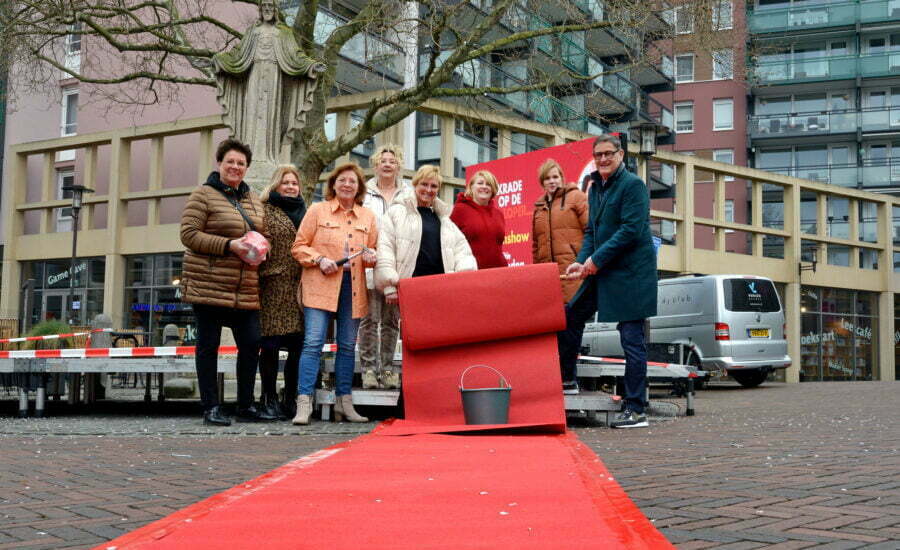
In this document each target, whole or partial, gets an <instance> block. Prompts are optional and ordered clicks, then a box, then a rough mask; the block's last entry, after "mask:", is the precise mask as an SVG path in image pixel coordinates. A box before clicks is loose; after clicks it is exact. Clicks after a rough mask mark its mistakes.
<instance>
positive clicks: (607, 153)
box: [594, 149, 621, 159]
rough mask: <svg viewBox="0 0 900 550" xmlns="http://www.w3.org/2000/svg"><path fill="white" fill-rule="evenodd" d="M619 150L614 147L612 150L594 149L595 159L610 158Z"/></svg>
mask: <svg viewBox="0 0 900 550" xmlns="http://www.w3.org/2000/svg"><path fill="white" fill-rule="evenodd" d="M619 151H621V149H616V150H614V151H594V158H595V159H604V158H605V159H611V158H613V157H614V156H616V153H618V152H619Z"/></svg>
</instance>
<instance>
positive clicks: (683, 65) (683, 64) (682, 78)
mask: <svg viewBox="0 0 900 550" xmlns="http://www.w3.org/2000/svg"><path fill="white" fill-rule="evenodd" d="M675 71H676V72H675V82H692V81H693V80H694V54H687V55H679V56H676V57H675Z"/></svg>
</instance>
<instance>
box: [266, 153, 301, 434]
mask: <svg viewBox="0 0 900 550" xmlns="http://www.w3.org/2000/svg"><path fill="white" fill-rule="evenodd" d="M259 198H260V200H261V201H262V203H263V209H264V210H265V221H266V229H268V231H269V235H270V236H269V242H271V244H272V250H270V251H269V257H268V259H266V261H265V262H263V264H262V265H260V266H259V301H260V310H259V320H260V324H261V325H262V351H261V352H260V354H259V378H260V381H261V382H262V396H261V398H260V403H261V404H262V406H263V407H264V408H265V410H266V412H268V413H269V414H271V415H273V416H277V417H278V419H279V420H286V419H287V418H292V417H293V416H294V413H295V412H296V411H295V410H294V407H295V406H296V405H295V402H296V399H297V376H298V369H299V368H300V350H301V349H302V348H303V312H302V311H301V310H300V299H299V298H300V294H299V290H300V265H299V264H298V263H297V262H296V261H295V260H294V258H293V257H291V246H293V244H294V239H296V238H297V228H298V227H300V222H301V221H302V220H303V216H304V215H305V214H306V203H305V202H304V201H303V197H301V196H300V173H299V172H298V171H297V168H296V167H295V166H294V165H293V164H282V165H281V166H278V167H277V168H276V169H275V173H274V174H272V181H271V182H270V183H269V186H268V187H266V188H265V189H264V190H263V192H262V193H261V194H260V197H259ZM281 349H285V350H287V353H288V356H287V361H285V363H284V401H282V402H281V403H279V402H278V399H277V397H276V395H277V392H276V382H277V380H278V352H279V351H280V350H281Z"/></svg>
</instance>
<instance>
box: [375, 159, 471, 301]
mask: <svg viewBox="0 0 900 550" xmlns="http://www.w3.org/2000/svg"><path fill="white" fill-rule="evenodd" d="M412 187H413V194H411V195H406V196H404V197H403V198H402V199H401V201H400V203H399V204H394V205H393V206H391V207H390V208H389V209H388V211H387V212H386V213H385V216H384V217H383V218H382V219H381V233H380V235H379V240H378V264H377V265H376V267H375V287H376V288H377V289H378V290H379V291H381V292H383V293H384V298H385V301H386V302H387V303H389V304H396V303H397V283H398V282H399V281H400V279H406V278H407V277H421V276H424V275H438V274H441V273H455V272H457V271H475V270H476V269H478V265H477V264H476V262H475V256H473V255H472V249H471V248H469V242H468V241H467V240H466V236H465V235H463V234H462V231H460V230H459V228H458V227H456V224H455V223H453V222H452V221H450V206H449V205H447V203H445V202H444V201H442V200H441V199H439V198H437V195H438V192H439V191H440V188H441V174H440V170H438V168H437V167H436V166H432V165H430V164H425V165H423V166H421V167H419V169H418V171H416V175H415V176H413V179H412Z"/></svg>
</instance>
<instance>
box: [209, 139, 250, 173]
mask: <svg viewBox="0 0 900 550" xmlns="http://www.w3.org/2000/svg"><path fill="white" fill-rule="evenodd" d="M228 151H237V152H238V153H242V154H243V155H244V156H245V157H247V166H248V167H249V166H250V161H252V160H253V153H252V152H251V151H250V148H249V147H247V146H246V145H244V144H243V143H241V142H240V141H238V140H236V139H234V138H228V139H226V140H224V141H222V143H220V144H219V146H218V147H217V148H216V162H222V159H224V158H225V155H226V154H227V153H228Z"/></svg>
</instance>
